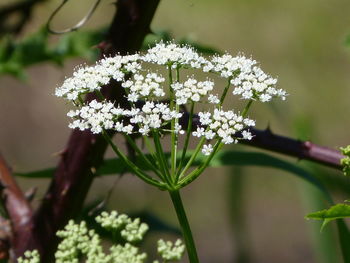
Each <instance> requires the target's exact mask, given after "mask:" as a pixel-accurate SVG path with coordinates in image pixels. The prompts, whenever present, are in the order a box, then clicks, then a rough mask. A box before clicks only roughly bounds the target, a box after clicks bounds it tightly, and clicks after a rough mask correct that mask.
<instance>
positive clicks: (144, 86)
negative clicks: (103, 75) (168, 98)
mask: <svg viewBox="0 0 350 263" xmlns="http://www.w3.org/2000/svg"><path fill="white" fill-rule="evenodd" d="M164 81H165V78H164V77H162V76H161V75H159V74H157V73H148V74H147V75H146V76H145V77H144V76H143V75H140V74H135V75H134V76H133V78H132V79H129V80H126V81H125V82H123V83H122V87H124V88H126V89H128V95H127V98H128V100H129V101H130V102H137V101H138V100H140V99H143V98H148V99H149V98H155V99H157V98H161V97H163V96H165V92H164V89H163V87H162V86H161V85H162V84H163V83H164Z"/></svg>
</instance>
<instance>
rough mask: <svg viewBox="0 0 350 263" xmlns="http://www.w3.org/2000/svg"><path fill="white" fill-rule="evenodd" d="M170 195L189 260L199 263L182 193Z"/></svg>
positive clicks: (191, 262)
mask: <svg viewBox="0 0 350 263" xmlns="http://www.w3.org/2000/svg"><path fill="white" fill-rule="evenodd" d="M169 194H170V197H171V201H172V202H173V205H174V208H175V211H176V215H177V219H178V220H179V223H180V226H181V231H182V235H183V238H184V240H185V244H186V248H187V254H188V259H189V261H190V263H199V260H198V255H197V250H196V245H195V243H194V240H193V236H192V231H191V228H190V225H189V223H188V220H187V216H186V212H185V209H184V206H183V203H182V200H181V196H180V192H179V190H175V191H169Z"/></svg>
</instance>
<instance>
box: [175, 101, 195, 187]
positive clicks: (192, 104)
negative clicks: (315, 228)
mask: <svg viewBox="0 0 350 263" xmlns="http://www.w3.org/2000/svg"><path fill="white" fill-rule="evenodd" d="M193 111H194V102H192V103H191V110H190V115H189V117H188V123H187V131H186V139H185V144H184V147H183V150H182V155H181V159H180V163H179V166H178V168H177V173H176V178H175V182H177V181H178V179H179V176H180V171H181V169H182V166H183V164H184V162H185V157H186V152H187V148H188V144H189V141H190V137H191V131H192V121H193Z"/></svg>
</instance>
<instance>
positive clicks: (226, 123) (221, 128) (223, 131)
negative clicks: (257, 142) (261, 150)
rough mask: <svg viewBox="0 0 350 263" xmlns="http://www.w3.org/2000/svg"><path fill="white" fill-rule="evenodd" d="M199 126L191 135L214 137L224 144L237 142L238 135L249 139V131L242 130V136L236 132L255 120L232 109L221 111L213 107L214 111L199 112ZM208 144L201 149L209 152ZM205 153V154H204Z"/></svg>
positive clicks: (208, 138)
mask: <svg viewBox="0 0 350 263" xmlns="http://www.w3.org/2000/svg"><path fill="white" fill-rule="evenodd" d="M198 115H199V122H200V123H201V125H200V126H198V127H197V130H196V131H194V132H192V134H193V136H196V137H205V138H206V139H207V140H212V139H214V138H218V139H220V140H221V141H222V142H223V143H224V144H231V143H237V142H238V138H239V137H243V139H251V136H252V135H251V133H250V132H248V131H246V130H245V131H243V133H242V134H241V135H242V136H238V134H237V133H238V132H239V131H242V130H243V129H244V128H246V127H252V126H255V122H254V121H253V120H251V119H249V118H243V117H242V116H241V115H239V114H236V113H234V112H233V111H223V110H219V109H214V113H213V114H212V113H211V112H200V113H199V114H198ZM210 149H212V148H211V147H210V146H208V145H207V146H206V147H205V148H204V149H203V151H204V152H206V153H207V152H210ZM206 155H207V154H206Z"/></svg>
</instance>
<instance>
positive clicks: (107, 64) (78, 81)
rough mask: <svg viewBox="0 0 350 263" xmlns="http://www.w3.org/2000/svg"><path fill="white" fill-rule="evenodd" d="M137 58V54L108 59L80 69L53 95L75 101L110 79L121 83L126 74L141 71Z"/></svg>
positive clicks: (99, 87) (98, 88)
mask: <svg viewBox="0 0 350 263" xmlns="http://www.w3.org/2000/svg"><path fill="white" fill-rule="evenodd" d="M139 58H140V56H139V55H138V54H136V55H128V56H115V57H108V58H105V59H102V60H100V61H99V62H98V63H97V64H96V65H95V66H87V67H80V68H78V69H77V70H76V71H75V72H74V73H73V76H72V77H70V78H67V79H66V80H65V81H64V83H63V85H62V86H60V87H58V88H57V89H56V92H55V95H56V96H57V97H64V98H66V99H68V100H72V101H75V100H77V99H79V97H80V96H81V95H83V94H86V93H89V92H93V91H96V90H100V89H101V86H103V85H106V84H108V83H109V82H110V80H111V79H114V80H116V81H123V80H124V79H125V75H126V74H127V73H136V72H137V71H138V70H140V69H141V64H140V62H139Z"/></svg>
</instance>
